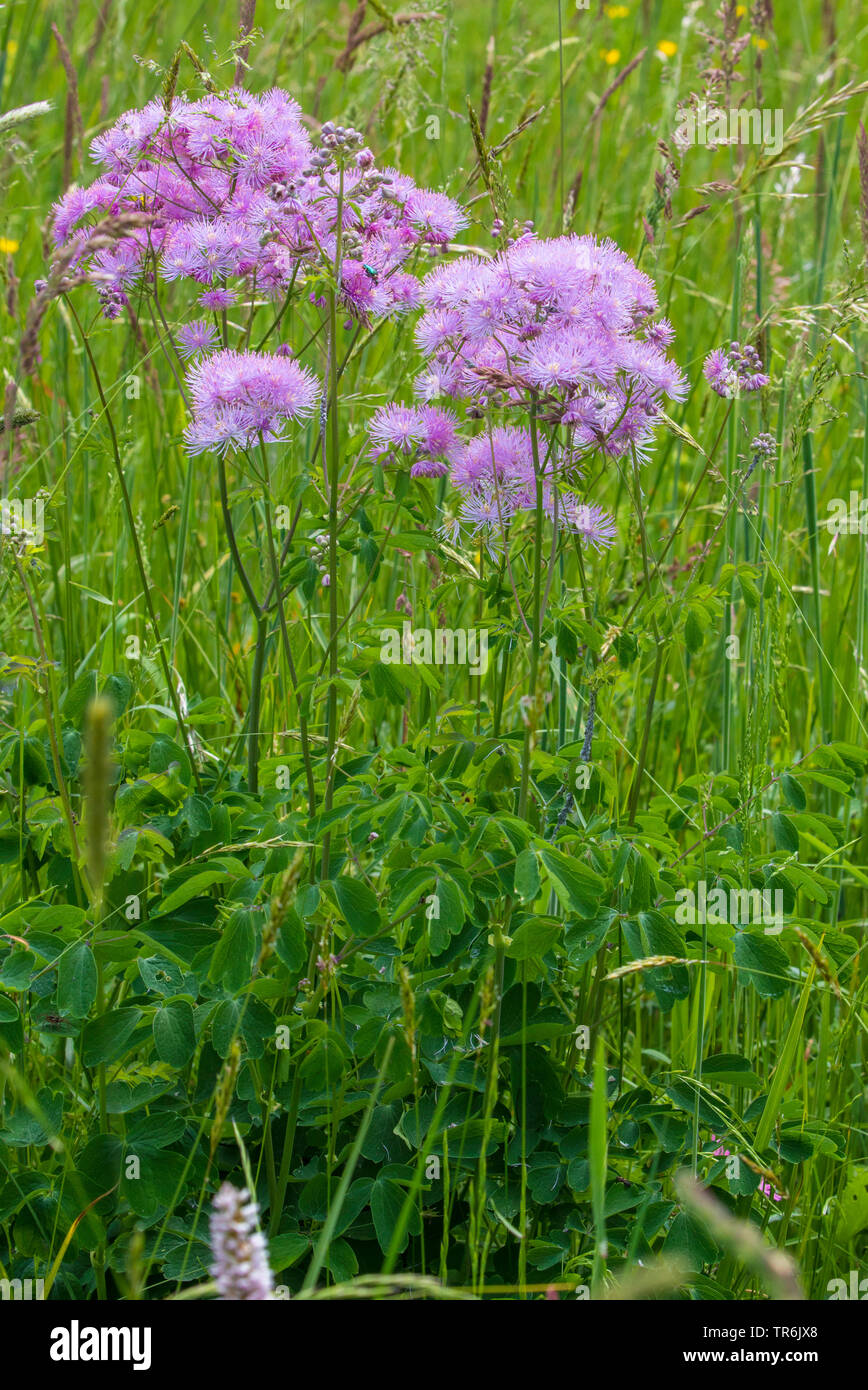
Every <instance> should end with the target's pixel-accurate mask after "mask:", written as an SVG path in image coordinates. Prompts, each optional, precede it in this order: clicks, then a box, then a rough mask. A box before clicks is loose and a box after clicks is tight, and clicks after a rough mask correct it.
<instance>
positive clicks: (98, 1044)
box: [81, 1009, 142, 1067]
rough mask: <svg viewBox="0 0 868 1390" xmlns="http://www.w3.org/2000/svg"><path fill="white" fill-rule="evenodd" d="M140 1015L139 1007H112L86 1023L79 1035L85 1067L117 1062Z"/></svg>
mask: <svg viewBox="0 0 868 1390" xmlns="http://www.w3.org/2000/svg"><path fill="white" fill-rule="evenodd" d="M141 1016H142V1011H141V1009H113V1010H112V1011H111V1012H109V1013H107V1014H103V1015H102V1017H101V1018H95V1019H93V1020H92V1022H90V1023H88V1024H87V1025H86V1027H85V1028H84V1031H83V1032H82V1035H81V1060H82V1061H83V1063H84V1065H85V1066H86V1067H96V1066H99V1064H100V1063H101V1062H117V1061H119V1060H120V1058H121V1057H123V1055H124V1051H125V1048H126V1044H127V1042H129V1040H130V1038H131V1037H132V1035H133V1033H134V1032H135V1028H136V1024H137V1023H138V1021H139V1019H140V1018H141Z"/></svg>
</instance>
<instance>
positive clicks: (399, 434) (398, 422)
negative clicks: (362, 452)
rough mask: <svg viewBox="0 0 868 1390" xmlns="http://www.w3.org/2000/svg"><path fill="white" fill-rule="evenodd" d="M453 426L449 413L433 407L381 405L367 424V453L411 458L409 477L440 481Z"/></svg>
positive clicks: (450, 449) (453, 440)
mask: <svg viewBox="0 0 868 1390" xmlns="http://www.w3.org/2000/svg"><path fill="white" fill-rule="evenodd" d="M455 426H456V420H455V416H454V415H453V414H452V412H451V411H449V410H440V409H438V407H436V406H430V405H423V406H415V405H395V404H393V405H384V406H381V407H380V409H379V410H376V411H375V412H374V414H373V416H372V417H371V419H370V420H369V422H368V426H367V428H368V434H369V436H370V439H371V445H372V448H371V454H372V456H373V457H374V458H381V457H382V456H383V455H384V454H386V455H389V456H391V458H392V459H396V458H400V457H403V458H404V459H411V460H412V463H411V467H410V476H411V477H413V478H441V477H443V475H444V474H445V473H448V471H449V468H448V464H449V460H450V458H451V456H452V454H453V452H454V450H455V447H456V429H455Z"/></svg>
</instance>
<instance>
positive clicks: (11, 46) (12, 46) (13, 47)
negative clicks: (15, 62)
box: [6, 39, 18, 58]
mask: <svg viewBox="0 0 868 1390" xmlns="http://www.w3.org/2000/svg"><path fill="white" fill-rule="evenodd" d="M6 52H7V53H8V54H9V57H10V58H14V57H15V54H16V53H17V52H18V40H17V39H10V40H9V42H8V43H7V45H6Z"/></svg>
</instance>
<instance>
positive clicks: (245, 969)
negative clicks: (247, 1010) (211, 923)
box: [208, 907, 256, 994]
mask: <svg viewBox="0 0 868 1390" xmlns="http://www.w3.org/2000/svg"><path fill="white" fill-rule="evenodd" d="M255 947H256V932H255V930H254V926H253V911H252V910H251V909H250V908H249V907H240V908H238V909H237V911H235V912H233V914H232V916H231V917H230V918H229V921H228V922H227V923H226V926H225V927H224V928H223V935H222V936H221V937H220V940H219V941H218V943H217V946H216V948H215V950H214V954H213V956H212V957H211V967H210V969H209V971H208V979H209V980H211V981H214V982H216V983H219V984H222V985H223V987H224V989H226V990H228V992H229V993H230V994H237V993H238V991H239V990H240V989H242V988H243V987H244V986H245V985H247V984H249V983H250V979H251V974H252V971H253V952H254V949H255Z"/></svg>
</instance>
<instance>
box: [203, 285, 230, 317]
mask: <svg viewBox="0 0 868 1390" xmlns="http://www.w3.org/2000/svg"><path fill="white" fill-rule="evenodd" d="M236 298H237V296H236V294H235V291H234V290H228V289H225V288H223V287H222V286H218V287H217V289H214V290H205V292H204V294H200V295H199V303H200V304H201V305H202V308H203V309H213V310H215V311H216V312H219V311H220V310H221V309H231V308H232V305H233V304H234V303H235V301H236Z"/></svg>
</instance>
